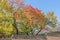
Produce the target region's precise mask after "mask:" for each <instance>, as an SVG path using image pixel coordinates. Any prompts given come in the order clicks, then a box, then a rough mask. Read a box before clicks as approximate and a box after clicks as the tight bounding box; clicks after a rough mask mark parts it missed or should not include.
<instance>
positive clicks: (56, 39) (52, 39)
mask: <svg viewBox="0 0 60 40" xmlns="http://www.w3.org/2000/svg"><path fill="white" fill-rule="evenodd" d="M47 40H60V37H56V36H47Z"/></svg>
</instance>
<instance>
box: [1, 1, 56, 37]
mask: <svg viewBox="0 0 60 40" xmlns="http://www.w3.org/2000/svg"><path fill="white" fill-rule="evenodd" d="M50 20H52V21H50ZM48 23H49V25H50V23H51V25H55V24H56V17H55V16H54V14H53V12H52V13H50V12H48V13H47V14H46V15H44V14H43V13H42V12H41V10H39V9H38V8H33V7H32V6H31V5H24V0H4V1H3V0H1V1H0V34H1V36H2V35H3V36H4V37H6V36H10V35H12V34H15V33H17V34H27V35H29V34H32V33H33V32H32V31H33V29H34V28H36V29H38V28H39V29H41V30H42V29H45V27H46V24H47V25H48ZM41 30H39V31H38V33H39V32H40V31H41Z"/></svg>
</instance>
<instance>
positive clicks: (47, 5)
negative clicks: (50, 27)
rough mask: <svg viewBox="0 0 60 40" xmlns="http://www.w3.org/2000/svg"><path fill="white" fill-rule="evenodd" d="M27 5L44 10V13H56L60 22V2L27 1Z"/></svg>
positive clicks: (55, 0)
mask: <svg viewBox="0 0 60 40" xmlns="http://www.w3.org/2000/svg"><path fill="white" fill-rule="evenodd" d="M25 4H30V5H32V6H33V7H34V8H38V9H40V10H42V11H43V12H44V13H46V12H48V11H54V12H55V16H57V19H58V21H59V22H60V0H25Z"/></svg>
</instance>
